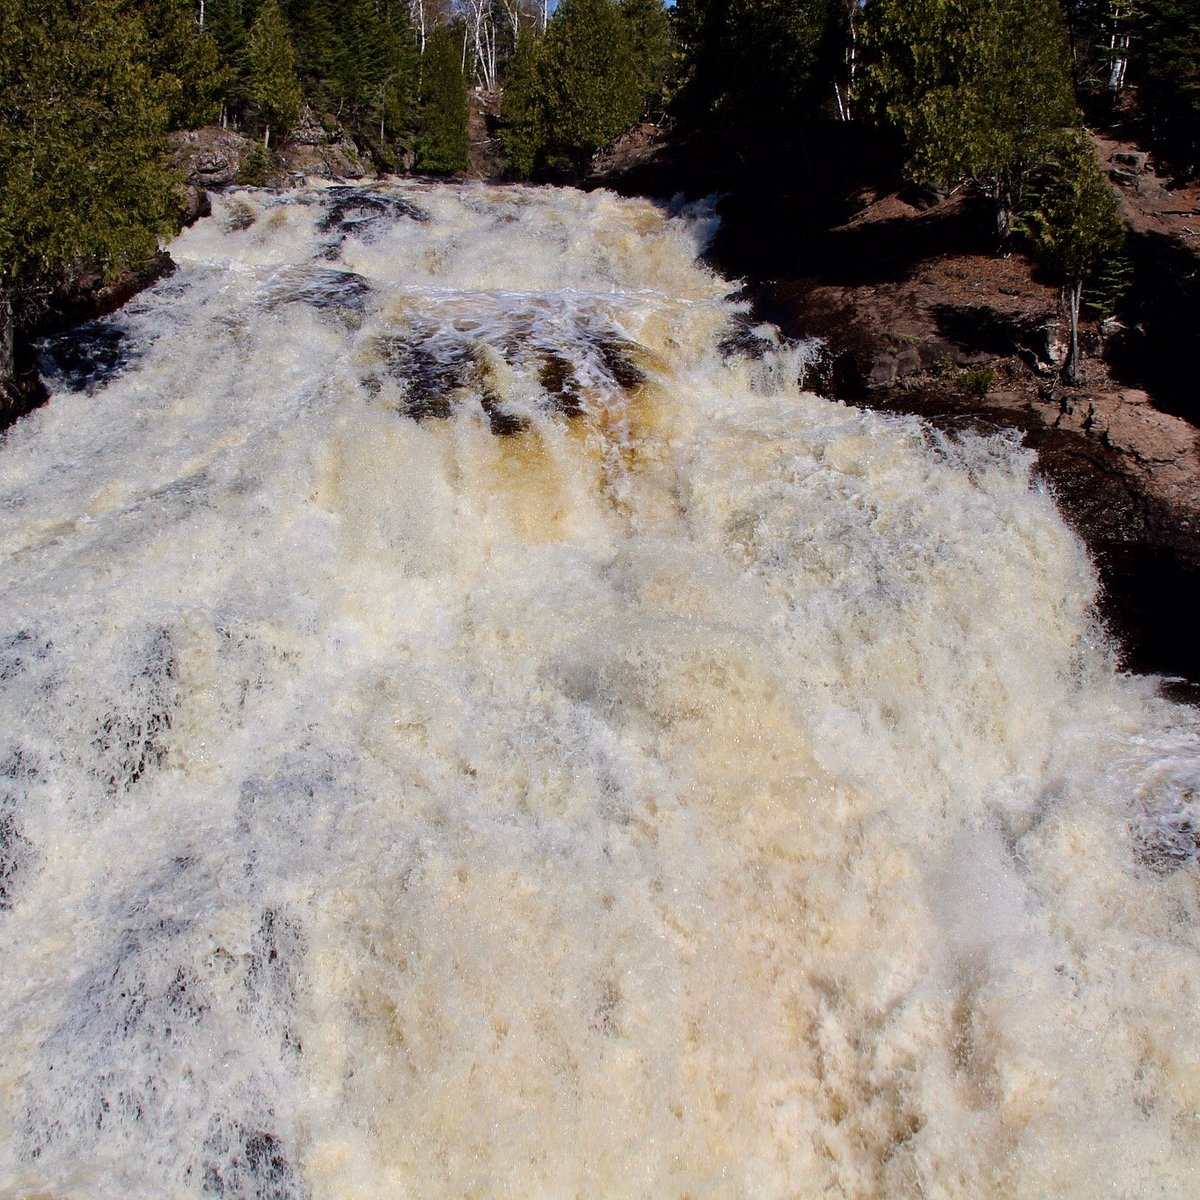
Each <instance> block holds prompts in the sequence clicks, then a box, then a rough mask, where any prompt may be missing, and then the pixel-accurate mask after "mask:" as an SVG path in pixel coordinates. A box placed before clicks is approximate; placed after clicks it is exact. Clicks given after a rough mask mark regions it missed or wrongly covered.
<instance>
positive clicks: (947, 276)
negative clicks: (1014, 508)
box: [594, 130, 1200, 700]
mask: <svg viewBox="0 0 1200 1200" xmlns="http://www.w3.org/2000/svg"><path fill="white" fill-rule="evenodd" d="M837 134H838V131H837V130H832V131H829V130H827V131H825V134H824V135H823V136H821V135H818V136H817V137H816V138H814V141H813V143H812V144H811V145H810V147H809V152H808V155H807V162H806V163H803V164H801V167H802V170H800V172H799V175H798V177H793V178H791V179H785V178H783V177H782V176H777V177H773V178H769V179H764V178H763V177H761V176H758V177H753V176H750V175H745V176H743V177H741V178H739V176H738V172H737V170H736V169H735V167H734V165H733V164H732V163H729V162H725V163H721V162H720V161H719V160H718V162H717V163H716V165H715V166H714V165H713V162H712V161H711V160H709V161H705V160H704V158H703V157H701V156H695V155H692V156H689V154H688V153H687V151H686V150H685V151H683V152H682V153H681V152H679V151H678V150H674V149H671V148H668V147H667V146H666V145H665V144H663V143H662V142H661V141H660V140H659V139H657V138H656V137H655V136H654V135H653V133H652V131H649V130H643V131H641V133H640V134H639V135H637V136H635V137H634V138H631V139H630V140H629V141H628V142H627V143H626V144H625V145H624V146H622V147H619V148H618V150H617V152H616V153H615V154H613V155H611V156H610V157H609V158H608V159H607V160H606V161H604V162H602V163H601V164H600V170H599V172H598V174H597V176H596V179H595V180H594V182H595V183H597V184H603V185H604V186H607V187H612V188H614V189H616V190H618V191H623V192H629V193H641V194H647V195H660V196H664V195H668V194H670V193H671V192H678V191H683V192H684V193H686V194H691V195H701V194H704V193H706V192H711V191H714V190H718V191H722V192H723V193H724V195H723V198H722V200H721V202H720V205H719V211H720V214H721V217H722V226H721V230H720V232H719V234H718V236H717V238H716V239H715V241H714V244H713V246H712V248H711V250H710V256H711V260H712V262H713V265H714V267H716V268H717V269H718V270H720V271H721V272H722V273H723V274H725V275H726V276H728V277H730V278H737V279H742V280H743V281H744V295H745V297H746V298H747V299H748V300H749V301H750V302H751V303H752V305H753V309H754V312H755V314H756V316H758V317H759V318H761V319H763V320H768V321H771V322H772V323H774V324H776V325H777V326H779V328H780V329H781V330H782V331H783V332H784V333H785V334H786V335H788V336H791V337H810V336H818V337H821V338H822V339H824V341H825V343H826V346H827V354H826V357H825V360H824V365H823V368H822V370H821V372H820V377H819V378H818V379H815V380H814V381H813V386H814V388H815V389H816V390H819V391H821V392H823V393H824V394H826V395H830V396H832V397H834V398H837V399H841V400H844V401H845V402H847V403H850V404H855V405H860V406H865V407H870V408H875V409H880V410H883V411H892V412H904V413H916V414H918V415H920V416H922V417H923V418H925V419H927V420H929V421H930V422H932V423H933V424H934V425H936V426H938V427H939V428H941V429H943V430H946V431H949V432H952V433H953V432H957V431H961V430H983V431H997V430H1011V431H1015V432H1016V433H1018V434H1019V435H1020V436H1021V438H1022V439H1023V441H1024V443H1025V444H1026V445H1027V446H1029V447H1030V448H1031V449H1032V450H1034V451H1035V452H1036V453H1037V455H1038V462H1039V468H1040V471H1041V473H1042V475H1043V477H1044V478H1045V480H1046V483H1047V486H1048V487H1050V489H1051V490H1052V491H1053V492H1054V494H1055V496H1056V498H1057V499H1058V501H1059V504H1060V507H1061V508H1062V511H1063V513H1064V515H1065V516H1066V518H1067V519H1068V521H1070V523H1071V524H1072V526H1073V527H1074V528H1075V529H1076V531H1077V532H1078V533H1079V534H1080V536H1081V537H1082V538H1083V539H1084V540H1085V542H1086V543H1087V545H1088V547H1089V550H1090V551H1091V553H1092V555H1093V558H1094V560H1095V561H1096V563H1097V566H1098V569H1099V573H1100V578H1101V584H1102V597H1101V603H1102V608H1103V613H1104V617H1105V620H1106V623H1107V624H1108V626H1109V628H1110V630H1111V631H1112V633H1113V634H1114V635H1115V638H1116V641H1117V643H1118V645H1119V647H1120V660H1121V664H1122V666H1123V667H1125V668H1126V669H1129V670H1132V671H1137V672H1149V673H1155V674H1162V675H1165V676H1168V677H1178V678H1179V679H1180V683H1178V684H1176V685H1173V690H1175V691H1176V692H1177V693H1178V694H1180V695H1183V696H1186V697H1188V698H1190V699H1193V700H1195V699H1200V639H1197V638H1196V636H1195V631H1194V630H1195V614H1196V612H1200V433H1198V430H1197V424H1198V420H1200V392H1198V390H1197V388H1196V385H1195V383H1194V364H1195V363H1197V362H1200V341H1198V340H1197V339H1198V338H1200V288H1198V287H1197V284H1196V281H1197V279H1200V255H1198V254H1197V250H1196V246H1197V244H1198V243H1200V188H1197V187H1196V186H1195V185H1192V186H1191V187H1177V186H1174V185H1173V184H1172V182H1171V181H1170V180H1168V179H1166V178H1165V177H1163V176H1160V175H1159V174H1158V173H1157V172H1156V171H1155V166H1154V163H1153V161H1152V160H1149V159H1147V157H1146V156H1145V155H1144V154H1142V153H1141V152H1140V151H1138V150H1137V148H1136V147H1134V146H1131V145H1129V144H1127V143H1122V142H1120V141H1118V140H1117V139H1115V138H1112V137H1103V138H1097V147H1098V152H1099V154H1100V156H1101V157H1102V159H1103V161H1104V162H1105V163H1106V165H1108V167H1109V168H1110V173H1111V177H1112V178H1113V179H1114V187H1115V189H1116V191H1117V192H1118V195H1119V197H1120V201H1121V211H1122V216H1123V218H1124V220H1125V222H1126V225H1127V227H1128V229H1129V251H1128V253H1129V258H1130V286H1129V289H1128V291H1127V293H1126V295H1125V297H1124V299H1123V301H1122V303H1121V305H1120V307H1119V308H1118V310H1117V314H1116V316H1115V318H1110V319H1109V320H1106V321H1103V322H1101V321H1097V320H1096V319H1094V318H1093V319H1091V320H1090V321H1088V322H1087V323H1086V324H1085V329H1084V345H1085V349H1086V350H1087V352H1088V358H1087V361H1086V363H1085V367H1084V371H1083V378H1082V382H1081V384H1080V386H1079V387H1077V388H1067V387H1065V386H1063V385H1062V383H1061V381H1060V379H1059V374H1058V370H1059V367H1061V365H1062V362H1063V359H1064V356H1065V349H1066V347H1065V332H1064V328H1063V324H1062V321H1061V319H1060V316H1059V311H1058V292H1057V289H1056V288H1055V287H1054V286H1053V285H1052V284H1051V283H1050V282H1049V281H1047V280H1045V279H1042V278H1040V277H1039V276H1038V274H1037V272H1036V270H1035V269H1034V268H1033V266H1032V265H1031V264H1030V263H1029V261H1028V260H1026V259H1025V258H1024V257H1023V256H1022V255H1021V254H1019V253H1010V254H1008V255H1006V256H998V255H996V254H995V253H994V252H993V250H992V248H991V247H990V246H989V245H987V244H986V240H985V238H986V234H985V232H984V231H985V230H986V222H983V221H981V220H979V217H978V214H977V213H976V212H974V211H972V209H971V207H970V204H969V202H968V201H967V199H966V197H965V196H963V195H962V194H958V195H952V196H938V195H936V194H934V193H932V192H929V191H924V192H923V191H920V190H918V189H915V188H912V187H906V186H905V185H904V183H903V181H902V179H901V177H900V173H899V161H898V159H897V158H896V157H895V156H894V154H891V153H889V150H888V148H887V147H886V146H884V145H882V144H880V143H878V142H871V141H870V140H869V138H867V137H864V136H862V135H854V134H846V135H844V136H843V137H842V140H841V141H840V142H839V141H837V140H836V135H837Z"/></svg>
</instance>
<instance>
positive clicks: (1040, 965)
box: [0, 185, 1200, 1200]
mask: <svg viewBox="0 0 1200 1200" xmlns="http://www.w3.org/2000/svg"><path fill="white" fill-rule="evenodd" d="M706 232H707V218H706V217H705V215H704V213H703V212H683V213H680V214H678V215H676V216H674V217H671V216H668V215H667V214H665V213H664V212H662V211H660V210H658V209H656V208H654V207H653V206H651V205H649V204H646V203H642V202H636V201H625V200H618V199H616V198H614V197H611V196H609V195H606V194H603V193H598V194H593V195H582V194H578V193H574V192H570V191H553V190H540V191H533V190H522V189H511V190H505V189H488V188H482V187H478V188H476V187H461V188H456V187H450V186H442V187H432V186H407V187H400V186H398V185H395V186H380V187H376V188H371V189H366V190H362V191H349V190H346V189H309V190H298V191H294V192H290V193H282V194H276V193H271V192H265V191H247V192H243V193H233V194H230V195H227V196H225V197H223V198H221V199H219V200H218V201H217V202H216V205H215V213H214V216H213V217H212V218H211V219H210V220H208V221H205V222H202V223H201V224H199V225H197V226H196V227H194V228H193V229H191V230H189V231H188V232H186V233H185V234H184V235H183V236H182V237H181V238H180V239H179V240H178V241H177V242H176V243H175V244H174V245H173V246H172V248H171V249H172V254H173V256H174V257H175V259H176V261H177V262H178V263H179V264H180V269H179V271H178V273H177V274H176V275H175V276H174V277H172V278H171V279H170V280H167V281H165V282H164V283H163V284H161V285H159V287H158V288H156V289H154V290H153V291H151V292H149V293H147V294H145V295H143V296H142V297H140V298H139V300H138V301H137V302H136V303H135V304H134V305H132V306H130V307H129V308H127V309H126V310H125V311H124V312H123V313H121V314H119V315H118V316H115V317H113V318H109V319H108V320H107V321H106V322H102V323H101V324H100V325H99V326H97V327H96V328H95V329H93V330H92V331H90V333H89V334H88V338H84V339H77V340H76V341H75V342H74V343H72V344H71V345H69V346H68V345H64V344H63V343H57V344H53V345H48V346H47V348H46V362H47V369H48V371H49V372H50V373H51V375H52V378H53V381H54V395H53V397H52V400H51V402H50V404H49V405H48V406H47V407H46V408H45V409H44V410H42V411H41V412H39V413H36V414H34V415H32V416H31V417H29V418H27V419H26V420H25V421H23V422H22V423H20V424H19V425H18V426H17V427H15V428H14V429H13V430H12V431H11V432H10V433H9V434H8V435H7V438H6V440H5V442H4V443H3V445H0V511H2V513H3V520H2V522H0V551H2V559H0V561H2V564H3V565H2V567H0V570H2V571H3V587H4V595H5V604H4V606H3V612H2V614H0V704H2V705H3V721H2V723H0V739H2V743H0V954H2V958H3V962H4V972H3V983H2V984H0V995H2V1000H3V1002H2V1003H0V1034H2V1037H3V1045H4V1054H3V1055H2V1056H0V1089H2V1094H3V1097H4V1104H3V1106H2V1108H0V1193H2V1194H4V1195H14V1196H15V1195H33V1194H37V1195H39V1196H47V1197H83V1196H87V1197H114V1198H115V1197H148V1198H149V1197H155V1198H158V1197H162V1196H178V1197H186V1196H195V1197H200V1196H218V1197H263V1198H270V1200H300V1198H302V1197H304V1198H307V1197H312V1198H313V1200H319V1198H326V1197H328V1198H342V1197H366V1196H369V1197H421V1196H468V1195H471V1196H481V1197H482V1196H492V1195H511V1196H576V1195H577V1196H622V1195H628V1196H679V1197H682V1196H692V1197H699V1196H728V1197H738V1196H747V1197H748V1196H772V1197H844V1198H868V1197H879V1198H890V1197H909V1196H911V1197H980V1196H989V1197H1046V1196H1078V1197H1089V1198H1090V1197H1097V1196H1112V1197H1143V1196H1150V1195H1154V1196H1178V1197H1185V1196H1194V1195H1196V1194H1197V1191H1198V1190H1200V1172H1198V1167H1200V1043H1198V1042H1197V1038H1196V1025H1197V1015H1198V1012H1200V1008H1198V1005H1197V988H1198V987H1200V943H1198V938H1197V929H1198V924H1197V916H1198V912H1197V908H1198V896H1197V871H1198V869H1200V868H1198V864H1197V858H1198V857H1200V855H1198V850H1197V845H1198V842H1197V836H1198V835H1197V820H1198V819H1200V818H1198V814H1197V804H1198V801H1197V789H1198V788H1200V749H1198V744H1197V728H1196V716H1195V713H1194V712H1192V711H1191V710H1188V709H1182V708H1173V707H1171V706H1169V705H1168V704H1166V703H1165V702H1163V701H1161V700H1159V699H1158V698H1157V697H1156V695H1155V693H1154V690H1153V688H1152V687H1151V686H1150V685H1149V684H1147V683H1145V682H1142V681H1137V680H1130V679H1125V678H1121V677H1119V676H1117V675H1115V674H1114V673H1113V670H1112V667H1111V663H1110V660H1109V656H1108V652H1107V649H1106V646H1105V642H1104V639H1103V637H1102V636H1101V634H1100V632H1099V631H1098V629H1097V626H1096V622H1095V615H1094V610H1093V600H1094V587H1095V582H1094V575H1093V572H1092V570H1091V567H1090V565H1089V563H1088V561H1087V559H1086V556H1085V554H1084V553H1083V551H1082V549H1081V547H1080V545H1079V543H1078V542H1077V541H1076V539H1075V538H1074V537H1073V536H1072V535H1071V534H1070V532H1069V531H1068V530H1067V528H1066V527H1065V526H1064V524H1063V523H1062V521H1061V520H1060V518H1059V517H1058V515H1057V514H1056V512H1055V510H1054V507H1053V504H1052V502H1051V500H1050V498H1049V497H1047V496H1046V495H1045V494H1044V493H1043V492H1042V491H1041V490H1040V489H1039V488H1038V487H1037V486H1036V482H1035V481H1034V480H1033V479H1032V475H1031V472H1032V464H1031V461H1030V458H1029V456H1028V455H1027V454H1025V453H1024V452H1023V451H1022V450H1021V449H1020V447H1019V446H1016V445H1013V444H1011V443H1009V442H1006V441H1004V440H1001V439H979V440H971V439H968V440H965V441H962V442H952V443H951V442H946V441H944V440H940V439H939V438H938V437H937V436H936V435H934V434H932V433H930V432H929V431H928V430H927V429H926V428H924V427H923V426H922V425H920V424H919V423H918V422H916V421H912V420H895V419H885V418H882V417H879V416H875V415H871V414H865V413H861V412H856V411H851V410H848V409H846V408H844V407H841V406H839V405H836V404H833V403H830V402H827V401H825V400H822V399H819V398H818V397H816V396H813V395H811V394H808V393H807V392H805V391H804V390H803V376H804V370H805V361H806V354H807V353H808V352H807V351H806V350H805V348H804V347H789V346H784V345H780V344H778V342H777V339H775V337H774V335H773V334H772V332H771V331H770V330H767V329H760V330H758V331H755V332H753V334H752V335H751V336H750V337H749V338H748V337H747V332H746V330H745V329H744V328H740V329H739V325H738V320H739V315H738V313H737V311H736V309H735V307H734V306H733V305H732V304H731V303H730V302H729V301H727V300H726V299H725V296H726V293H727V292H728V291H729V285H728V284H726V283H724V282H723V281H721V280H720V279H717V278H715V277H714V276H712V275H711V274H710V273H709V272H707V271H706V270H704V269H703V268H702V267H700V266H698V265H696V263H695V257H696V254H697V250H698V247H699V245H700V243H701V241H702V239H703V238H704V236H705V234H706ZM89 339H90V340H89ZM748 340H749V341H752V342H755V343H756V345H755V346H754V347H753V350H754V353H745V352H742V351H744V349H745V346H746V343H747V341H748ZM89 347H90V348H89ZM739 347H742V350H739Z"/></svg>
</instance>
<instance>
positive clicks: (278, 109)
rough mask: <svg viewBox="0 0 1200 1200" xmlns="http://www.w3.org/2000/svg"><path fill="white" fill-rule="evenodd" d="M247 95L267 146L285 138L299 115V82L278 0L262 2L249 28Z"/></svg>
mask: <svg viewBox="0 0 1200 1200" xmlns="http://www.w3.org/2000/svg"><path fill="white" fill-rule="evenodd" d="M247 48H248V53H249V58H250V96H251V99H253V101H254V103H255V105H256V106H257V108H258V112H259V116H260V118H261V119H262V122H263V124H264V126H265V127H266V132H265V136H264V139H263V140H264V142H266V143H268V144H269V143H270V140H271V134H272V132H273V133H274V134H275V135H276V138H277V139H282V138H284V137H286V136H287V133H288V131H289V130H290V129H291V128H292V126H293V125H294V124H295V123H296V119H297V118H298V117H299V116H300V105H301V95H300V83H299V81H298V80H297V79H296V55H295V51H294V50H293V49H292V43H291V39H290V37H289V35H288V28H287V24H286V23H285V21H284V19H283V12H282V11H281V9H280V7H279V3H278V0H265V3H264V4H263V5H262V6H261V8H260V9H259V12H258V16H257V17H256V18H255V21H254V25H253V26H252V27H251V29H250V39H249V43H248V47H247Z"/></svg>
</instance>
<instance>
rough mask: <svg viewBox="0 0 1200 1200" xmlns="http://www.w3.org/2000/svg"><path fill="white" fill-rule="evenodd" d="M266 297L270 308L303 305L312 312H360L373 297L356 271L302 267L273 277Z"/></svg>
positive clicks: (369, 287) (266, 289) (266, 288)
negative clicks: (282, 305) (329, 310)
mask: <svg viewBox="0 0 1200 1200" xmlns="http://www.w3.org/2000/svg"><path fill="white" fill-rule="evenodd" d="M264 293H265V296H266V298H267V300H268V302H269V303H270V304H271V305H275V304H290V303H300V304H309V305H311V306H312V307H313V308H320V309H331V310H337V309H342V310H348V311H351V312H360V311H361V310H362V309H363V308H365V307H366V304H367V299H368V297H369V296H370V295H371V285H370V283H368V282H367V280H366V279H364V278H363V276H361V275H357V274H355V273H354V272H353V271H338V270H334V269H333V268H332V267H300V268H296V269H294V270H288V271H280V272H279V273H278V274H276V275H275V276H273V277H272V279H271V280H270V282H269V283H268V284H267V285H266V287H265V288H264Z"/></svg>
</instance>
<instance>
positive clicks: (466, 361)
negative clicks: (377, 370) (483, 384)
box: [379, 329, 473, 421]
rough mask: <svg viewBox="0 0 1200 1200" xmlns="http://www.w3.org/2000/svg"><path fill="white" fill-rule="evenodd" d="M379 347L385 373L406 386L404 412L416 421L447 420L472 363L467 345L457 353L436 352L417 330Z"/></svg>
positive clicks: (402, 407)
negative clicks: (454, 394) (457, 392)
mask: <svg viewBox="0 0 1200 1200" xmlns="http://www.w3.org/2000/svg"><path fill="white" fill-rule="evenodd" d="M379 349H380V352H381V354H382V357H383V361H384V369H385V371H386V374H387V375H388V376H389V377H390V378H391V379H393V380H395V381H396V382H397V383H399V384H401V385H402V387H403V390H404V395H403V399H402V400H401V401H400V403H399V406H398V408H399V412H400V413H401V415H402V416H405V417H412V418H413V420H416V421H424V420H428V419H434V420H446V419H447V418H448V417H449V416H450V414H451V412H452V404H451V396H452V394H453V393H454V392H455V391H457V390H458V389H459V388H461V387H463V386H465V384H466V380H467V373H468V371H469V370H470V368H471V366H472V361H473V360H472V359H471V356H470V353H469V350H468V348H467V347H465V346H464V347H461V348H460V350H459V352H458V353H457V354H454V355H447V354H446V353H444V352H443V353H440V354H438V353H434V351H433V350H431V349H430V343H429V339H428V337H426V336H423V331H421V330H419V329H418V330H414V331H413V332H412V333H411V334H410V335H409V336H407V337H399V336H397V337H391V338H387V339H386V340H384V341H383V342H381V343H380V345H379Z"/></svg>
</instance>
